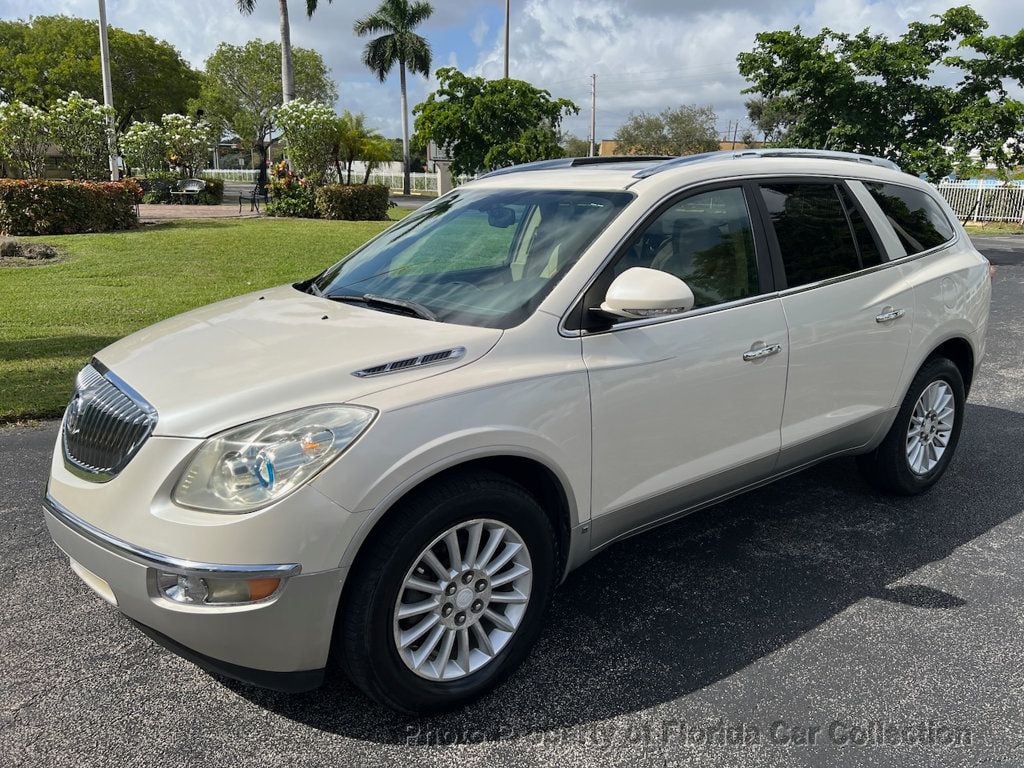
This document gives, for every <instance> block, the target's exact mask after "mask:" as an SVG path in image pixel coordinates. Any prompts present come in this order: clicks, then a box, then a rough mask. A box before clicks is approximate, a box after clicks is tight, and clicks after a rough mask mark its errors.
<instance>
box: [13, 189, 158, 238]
mask: <svg viewBox="0 0 1024 768" xmlns="http://www.w3.org/2000/svg"><path fill="white" fill-rule="evenodd" d="M141 199H142V189H141V188H140V187H139V185H138V184H137V183H136V182H135V181H134V180H133V179H126V180H124V181H49V180H45V179H0V234H5V235H69V234H75V233H78V232H107V231H110V230H114V229H130V228H132V227H134V226H136V225H137V224H138V223H139V221H138V216H136V213H135V205H136V204H137V203H138V202H139V200H141Z"/></svg>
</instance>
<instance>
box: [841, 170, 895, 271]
mask: <svg viewBox="0 0 1024 768" xmlns="http://www.w3.org/2000/svg"><path fill="white" fill-rule="evenodd" d="M836 189H838V190H839V197H840V199H842V201H843V207H844V208H845V209H846V215H847V217H848V218H849V219H850V226H851V227H853V234H854V237H855V238H856V241H857V255H858V256H860V267H861V269H864V268H865V267H876V266H878V265H879V264H881V263H882V262H883V261H885V259H883V258H882V252H881V251H880V250H878V244H877V243H876V242H875V238H874V236H873V235H872V234H871V230H870V229H869V228H868V223H867V222H866V221H865V220H864V217H863V216H861V213H860V211H859V210H858V209H857V206H856V205H854V203H853V198H852V197H851V196H850V193H849V192H847V191H846V190H845V189H843V188H842V187H836Z"/></svg>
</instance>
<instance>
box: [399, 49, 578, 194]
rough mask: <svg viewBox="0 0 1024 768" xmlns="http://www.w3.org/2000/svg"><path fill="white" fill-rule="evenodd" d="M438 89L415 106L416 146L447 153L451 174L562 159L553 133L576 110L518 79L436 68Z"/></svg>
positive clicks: (566, 100) (565, 102) (573, 105)
mask: <svg viewBox="0 0 1024 768" xmlns="http://www.w3.org/2000/svg"><path fill="white" fill-rule="evenodd" d="M437 79H438V83H439V86H438V89H437V91H435V92H434V93H432V94H430V95H429V96H428V97H427V100H426V101H424V102H423V103H422V104H418V105H417V106H416V108H415V109H414V110H413V112H414V113H415V114H416V116H417V117H416V144H417V145H420V146H424V145H426V144H427V142H429V141H433V142H434V143H435V144H437V146H438V147H440V148H441V149H443V150H446V151H448V152H450V153H451V154H452V159H453V162H452V172H453V173H455V174H469V173H476V172H477V171H484V170H491V169H494V168H501V167H503V166H507V165H514V164H516V163H528V162H531V161H533V160H547V159H549V158H553V157H562V156H563V154H564V153H563V150H562V147H561V146H559V143H558V129H559V127H560V126H561V123H562V118H563V117H564V116H566V115H575V114H579V111H580V108H579V107H577V106H576V105H575V104H573V103H572V102H571V101H569V100H568V99H553V98H551V94H550V93H548V92H547V91H544V90H541V89H539V88H535V87H534V86H532V85H530V84H529V83H527V82H524V81H522V80H512V79H509V80H485V79H484V78H482V77H469V76H468V75H464V74H462V73H461V72H459V71H458V70H457V69H454V68H451V67H445V68H443V69H439V70H437Z"/></svg>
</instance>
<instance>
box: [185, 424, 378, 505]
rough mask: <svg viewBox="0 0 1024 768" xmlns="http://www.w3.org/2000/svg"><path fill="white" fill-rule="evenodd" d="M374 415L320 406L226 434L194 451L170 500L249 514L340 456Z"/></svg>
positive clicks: (303, 481) (287, 492) (238, 428)
mask: <svg viewBox="0 0 1024 768" xmlns="http://www.w3.org/2000/svg"><path fill="white" fill-rule="evenodd" d="M376 413H377V412H376V411H374V410H372V409H370V408H361V407H358V406H354V405H324V406H317V407H315V408H304V409H302V410H299V411H292V412H290V413H283V414H281V415H279V416H271V417H270V418H267V419H262V420H260V421H254V422H252V423H251V424H245V425H243V426H241V427H235V428H234V429H229V430H228V431H227V432H222V433H221V434H219V435H215V436H214V437H211V438H210V439H209V440H207V441H206V442H205V443H203V445H202V446H201V447H200V449H199V451H198V452H197V453H196V455H195V456H193V457H192V461H191V462H190V463H189V465H188V468H187V469H186V470H185V473H184V474H183V475H182V476H181V479H180V480H179V481H178V484H177V485H176V486H175V488H174V501H175V503H177V504H180V505H182V506H185V507H194V508H195V509H202V510H206V511H209V512H236V513H237V512H251V511H253V510H255V509H259V508H260V507H265V506H266V505H268V504H270V503H272V502H274V501H277V500H278V499H280V498H282V497H284V496H286V495H288V494H289V493H291V492H292V491H294V490H295V489H296V488H298V487H299V486H300V485H302V484H303V483H305V482H306V481H308V480H309V479H310V478H312V477H313V476H314V475H315V474H316V473H317V472H319V471H320V470H321V469H323V468H324V467H326V466H327V465H328V464H330V463H331V461H333V460H334V459H335V458H337V457H338V455H339V454H341V452H342V451H344V450H345V449H346V448H347V447H348V446H349V445H351V444H352V441H353V440H355V439H356V438H357V437H359V435H360V434H362V432H363V430H365V429H366V428H367V427H368V426H369V424H370V422H371V421H373V417H374V416H375V415H376Z"/></svg>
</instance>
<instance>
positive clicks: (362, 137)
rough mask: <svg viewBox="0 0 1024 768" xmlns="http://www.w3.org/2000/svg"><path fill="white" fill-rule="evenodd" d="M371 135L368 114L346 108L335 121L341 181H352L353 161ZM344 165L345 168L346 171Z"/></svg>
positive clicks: (336, 157)
mask: <svg viewBox="0 0 1024 768" xmlns="http://www.w3.org/2000/svg"><path fill="white" fill-rule="evenodd" d="M371 135H372V132H371V131H370V129H369V128H367V127H366V115H362V114H359V115H355V114H352V113H351V112H349V111H348V110H345V112H344V113H342V115H341V117H339V118H338V119H337V120H336V121H335V123H334V147H333V155H334V167H335V169H336V170H337V172H338V182H339V183H345V184H351V183H352V163H354V162H355V161H356V160H357V159H359V155H360V154H361V153H362V152H363V147H364V145H365V144H366V141H367V139H369V137H370V136H371ZM389 154H390V147H389ZM389 159H390V158H389ZM342 166H344V168H345V171H344V173H342Z"/></svg>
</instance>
